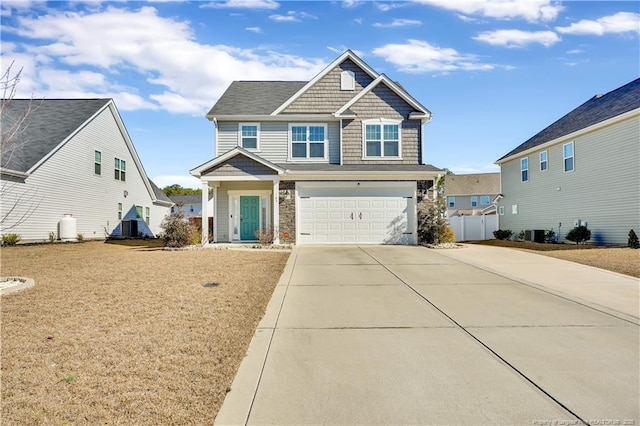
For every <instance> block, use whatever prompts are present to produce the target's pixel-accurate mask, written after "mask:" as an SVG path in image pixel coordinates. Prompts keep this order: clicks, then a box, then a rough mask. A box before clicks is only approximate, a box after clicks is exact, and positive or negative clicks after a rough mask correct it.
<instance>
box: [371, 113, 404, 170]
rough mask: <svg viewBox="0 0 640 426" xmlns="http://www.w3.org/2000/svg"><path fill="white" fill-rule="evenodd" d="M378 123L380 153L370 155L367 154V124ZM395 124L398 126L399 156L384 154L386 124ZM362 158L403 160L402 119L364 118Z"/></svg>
mask: <svg viewBox="0 0 640 426" xmlns="http://www.w3.org/2000/svg"><path fill="white" fill-rule="evenodd" d="M369 125H378V126H380V127H381V128H380V155H379V156H369V155H367V126H369ZM385 125H395V126H398V155H397V156H385V155H384V143H385V140H384V126H385ZM362 159H363V160H373V161H380V160H389V161H393V160H402V119H392V118H372V119H368V120H362Z"/></svg>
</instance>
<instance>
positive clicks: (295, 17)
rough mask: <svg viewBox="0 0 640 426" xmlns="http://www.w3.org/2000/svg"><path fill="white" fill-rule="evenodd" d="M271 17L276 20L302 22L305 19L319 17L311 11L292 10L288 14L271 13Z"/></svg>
mask: <svg viewBox="0 0 640 426" xmlns="http://www.w3.org/2000/svg"><path fill="white" fill-rule="evenodd" d="M269 19H271V20H272V21H275V22H302V20H303V19H317V17H316V16H313V15H311V14H309V13H305V12H296V11H294V10H290V11H288V12H287V14H286V15H270V16H269Z"/></svg>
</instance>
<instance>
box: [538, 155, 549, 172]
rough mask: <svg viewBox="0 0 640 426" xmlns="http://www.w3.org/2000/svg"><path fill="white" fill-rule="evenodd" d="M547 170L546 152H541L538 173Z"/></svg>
mask: <svg viewBox="0 0 640 426" xmlns="http://www.w3.org/2000/svg"><path fill="white" fill-rule="evenodd" d="M547 168H549V164H548V163H547V151H542V152H541V153H540V171H541V172H544V171H545V170H547Z"/></svg>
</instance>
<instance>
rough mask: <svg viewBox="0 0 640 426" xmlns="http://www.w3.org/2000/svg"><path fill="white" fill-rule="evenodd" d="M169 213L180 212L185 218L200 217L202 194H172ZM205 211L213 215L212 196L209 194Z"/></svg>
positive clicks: (210, 215)
mask: <svg viewBox="0 0 640 426" xmlns="http://www.w3.org/2000/svg"><path fill="white" fill-rule="evenodd" d="M169 198H170V199H171V202H172V203H173V206H171V213H182V214H183V215H184V217H185V218H186V219H191V218H201V217H202V195H199V194H196V195H172V196H171V197H169ZM207 212H208V215H209V217H213V196H209V202H208V208H207Z"/></svg>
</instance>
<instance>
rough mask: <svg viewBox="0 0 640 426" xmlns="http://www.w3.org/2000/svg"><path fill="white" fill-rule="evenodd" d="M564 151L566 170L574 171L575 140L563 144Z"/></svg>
mask: <svg viewBox="0 0 640 426" xmlns="http://www.w3.org/2000/svg"><path fill="white" fill-rule="evenodd" d="M562 152H563V153H564V171H565V172H572V171H573V167H574V164H573V142H569V143H565V144H564V145H563V146H562Z"/></svg>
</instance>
